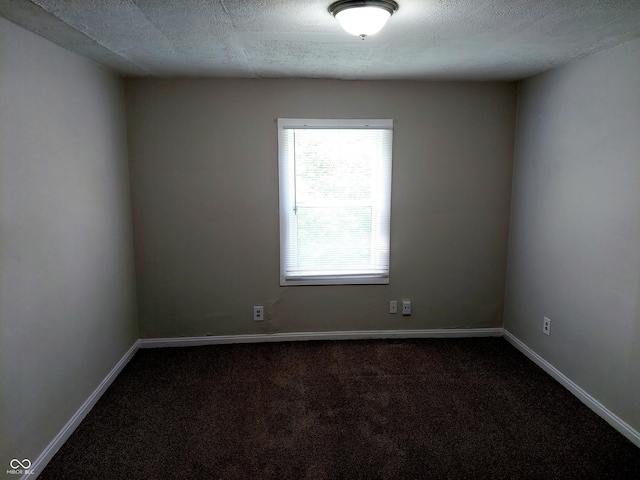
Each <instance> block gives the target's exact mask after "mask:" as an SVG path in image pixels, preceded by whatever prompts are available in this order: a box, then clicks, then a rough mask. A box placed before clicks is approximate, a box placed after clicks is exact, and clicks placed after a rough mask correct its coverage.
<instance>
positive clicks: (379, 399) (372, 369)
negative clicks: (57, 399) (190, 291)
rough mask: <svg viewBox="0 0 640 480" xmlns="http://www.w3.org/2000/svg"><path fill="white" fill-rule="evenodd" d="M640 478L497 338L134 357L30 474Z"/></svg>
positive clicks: (617, 448)
mask: <svg viewBox="0 0 640 480" xmlns="http://www.w3.org/2000/svg"><path fill="white" fill-rule="evenodd" d="M39 478H40V479H42V480H47V479H65V480H71V479H82V480H87V479H118V480H120V479H130V478H131V479H133V478H141V479H147V478H148V479H165V478H166V479H209V478H212V479H213V478H216V479H218V478H219V479H342V478H344V479H385V478H397V479H424V478H438V479H440V478H444V479H459V478H460V479H467V478H468V479H484V478H487V479H489V478H490V479H555V478H558V479H563V478H569V479H573V478H576V479H592V478H593V479H607V478H615V479H622V478H634V479H638V478H640V449H639V448H637V447H635V446H634V445H633V444H632V443H631V442H630V441H628V440H627V439H626V438H624V437H623V436H622V435H621V434H619V433H618V432H617V431H616V430H614V429H613V428H612V427H611V426H609V425H608V424H607V423H606V422H605V421H604V420H602V419H601V418H600V417H598V416H597V415H596V414H595V413H593V412H592V411H591V410H589V409H588V408H587V407H586V406H584V405H583V404H582V403H581V402H580V401H579V400H577V399H576V398H575V397H574V396H573V395H572V394H571V393H569V392H568V391H567V390H565V389H564V388H563V387H562V386H561V385H560V384H558V383H557V382H556V381H555V380H553V379H552V378H551V377H550V376H548V375H547V374H546V373H544V372H543V371H542V370H541V369H540V368H538V367H537V366H536V365H535V364H533V363H532V362H531V361H529V360H528V359H527V358H526V357H525V356H523V355H522V354H521V353H520V352H518V351H517V350H516V349H515V348H513V347H512V346H511V345H510V344H508V343H507V342H506V341H505V340H504V339H502V338H476V339H426V340H367V341H334V342H291V343H269V344H251V345H222V346H210V347H192V348H168V349H151V350H140V351H138V352H137V353H136V354H135V356H134V358H133V359H132V360H131V362H130V363H129V365H127V367H126V368H125V369H124V370H123V371H122V373H121V374H120V375H119V376H118V378H117V379H116V380H115V381H114V383H113V384H112V385H111V387H110V388H109V389H108V390H107V392H106V393H105V394H104V395H103V397H102V398H101V399H100V400H99V401H98V403H97V404H96V406H95V407H94V408H93V410H92V411H91V412H90V413H89V415H87V417H86V418H85V420H84V421H83V422H82V423H81V425H80V426H79V427H78V428H77V430H76V431H75V432H74V433H73V435H72V436H71V437H70V438H69V440H68V441H67V442H66V444H65V445H64V446H63V447H62V448H61V449H60V451H59V452H58V453H57V454H56V455H55V457H54V458H53V459H52V461H51V462H50V463H49V465H48V466H47V467H46V468H45V470H44V471H43V472H42V474H41V476H40V477H39Z"/></svg>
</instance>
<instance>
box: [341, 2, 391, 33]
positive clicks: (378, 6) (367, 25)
mask: <svg viewBox="0 0 640 480" xmlns="http://www.w3.org/2000/svg"><path fill="white" fill-rule="evenodd" d="M396 10H398V4H397V3H396V2H394V1H391V0H339V1H337V2H335V3H332V4H331V5H330V6H329V13H331V15H333V16H334V17H336V20H338V22H339V23H340V25H341V26H342V28H344V29H345V30H346V31H347V32H348V33H350V34H351V35H355V36H356V37H360V38H362V39H363V40H364V39H365V37H368V36H369V35H373V34H374V33H378V32H379V31H380V30H381V29H382V27H384V25H385V23H387V20H389V18H390V17H391V15H393V12H395V11H396Z"/></svg>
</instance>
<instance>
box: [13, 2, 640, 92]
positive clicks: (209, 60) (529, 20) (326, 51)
mask: <svg viewBox="0 0 640 480" xmlns="http://www.w3.org/2000/svg"><path fill="white" fill-rule="evenodd" d="M397 1H398V3H399V5H400V8H399V10H398V11H397V12H396V13H395V14H394V15H393V16H392V17H391V19H390V20H389V23H388V24H387V25H386V27H385V28H384V29H383V30H382V32H380V33H379V34H377V35H375V36H371V37H368V38H367V39H366V40H360V39H359V38H358V37H354V36H351V35H349V34H347V33H346V32H344V31H343V30H342V29H341V27H340V26H339V25H338V22H337V21H336V20H335V19H334V18H333V17H332V16H331V15H330V14H329V13H328V11H327V8H328V6H329V4H331V3H332V0H300V1H296V0H178V1H168V0H166V1H165V0H0V15H1V16H4V17H6V18H8V19H10V20H12V21H13V22H15V23H17V24H18V25H22V26H23V27H25V28H27V29H29V30H31V31H33V32H36V33H38V34H39V35H41V36H43V37H45V38H48V39H50V40H52V41H53V42H55V43H57V44H59V45H61V46H63V47H65V48H67V49H69V50H72V51H74V52H77V53H80V54H81V55H84V56H86V57H88V58H91V59H92V60H94V61H96V62H97V63H100V64H102V65H105V66H107V67H109V68H111V69H113V70H115V71H117V72H119V73H121V74H123V75H129V76H161V77H169V76H214V77H246V78H274V77H287V78H290V77H294V78H297V77H302V78H340V79H434V80H435V79H447V80H515V79H520V78H524V77H527V76H530V75H533V74H536V73H539V72H542V71H544V70H548V69H549V68H552V67H555V66H557V65H560V64H563V63H566V62H568V61H570V60H573V59H575V58H579V57H582V56H585V55H588V54H591V53H595V52H597V51H600V50H603V49H606V48H609V47H613V46H615V45H618V44H620V43H624V42H627V41H630V40H633V39H636V38H640V0H610V1H607V0H397Z"/></svg>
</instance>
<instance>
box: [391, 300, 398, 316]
mask: <svg viewBox="0 0 640 480" xmlns="http://www.w3.org/2000/svg"><path fill="white" fill-rule="evenodd" d="M389 313H398V302H397V300H391V301H390V302H389Z"/></svg>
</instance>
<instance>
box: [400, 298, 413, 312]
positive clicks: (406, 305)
mask: <svg viewBox="0 0 640 480" xmlns="http://www.w3.org/2000/svg"><path fill="white" fill-rule="evenodd" d="M402 315H411V301H410V300H403V301H402Z"/></svg>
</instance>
